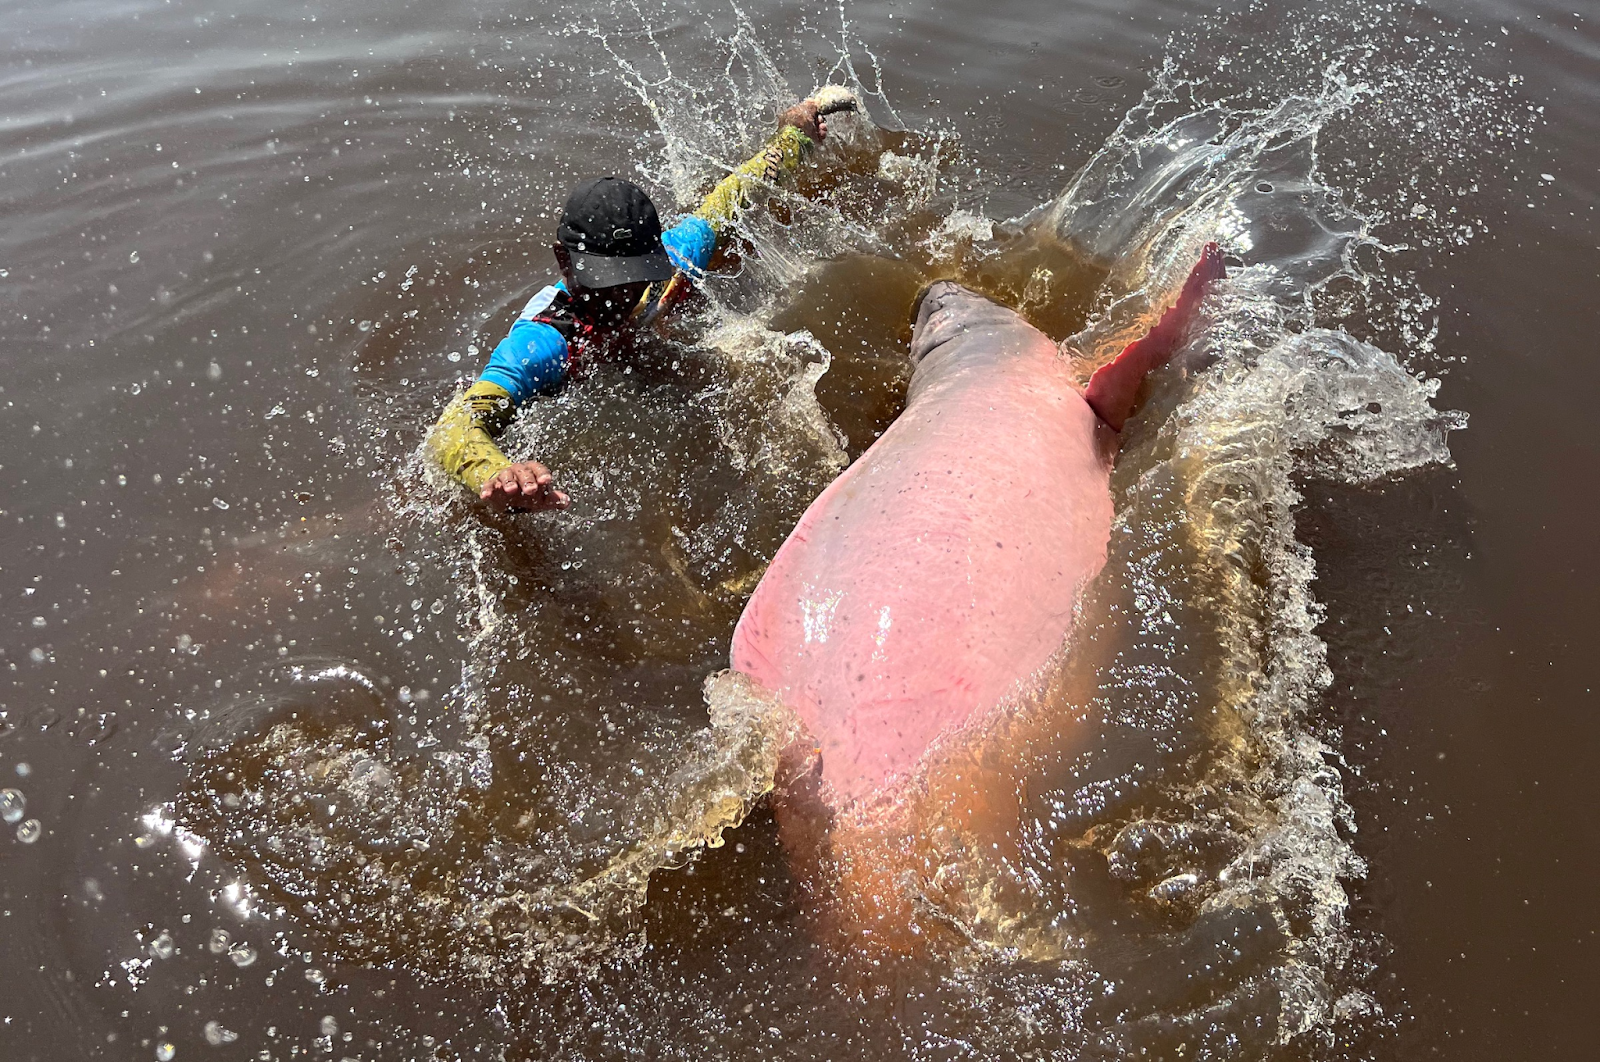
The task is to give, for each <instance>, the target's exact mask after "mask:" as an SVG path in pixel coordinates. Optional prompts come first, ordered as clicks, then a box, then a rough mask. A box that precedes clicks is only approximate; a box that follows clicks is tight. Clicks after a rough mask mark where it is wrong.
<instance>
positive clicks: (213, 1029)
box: [205, 1021, 239, 1047]
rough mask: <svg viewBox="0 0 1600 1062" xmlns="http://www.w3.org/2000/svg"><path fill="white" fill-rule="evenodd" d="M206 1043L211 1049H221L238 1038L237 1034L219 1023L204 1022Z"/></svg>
mask: <svg viewBox="0 0 1600 1062" xmlns="http://www.w3.org/2000/svg"><path fill="white" fill-rule="evenodd" d="M205 1031H206V1043H208V1044H210V1045H211V1046H212V1047H221V1046H222V1045H223V1044H231V1043H233V1042H234V1041H235V1040H237V1039H238V1038H239V1034H238V1033H236V1032H234V1031H233V1030H232V1029H225V1028H223V1026H222V1023H221V1022H220V1021H208V1022H206V1030H205Z"/></svg>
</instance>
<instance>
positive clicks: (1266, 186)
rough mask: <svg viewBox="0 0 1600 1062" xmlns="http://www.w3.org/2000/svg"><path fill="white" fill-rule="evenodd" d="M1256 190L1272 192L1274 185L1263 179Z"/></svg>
mask: <svg viewBox="0 0 1600 1062" xmlns="http://www.w3.org/2000/svg"><path fill="white" fill-rule="evenodd" d="M1256 191H1258V192H1270V191H1272V185H1271V184H1270V183H1269V182H1267V181H1262V182H1261V183H1260V184H1258V185H1256Z"/></svg>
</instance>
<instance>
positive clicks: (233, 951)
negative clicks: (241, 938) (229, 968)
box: [228, 944, 256, 970]
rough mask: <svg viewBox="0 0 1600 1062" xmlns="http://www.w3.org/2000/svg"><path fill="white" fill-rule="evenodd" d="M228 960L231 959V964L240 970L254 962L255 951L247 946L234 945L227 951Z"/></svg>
mask: <svg viewBox="0 0 1600 1062" xmlns="http://www.w3.org/2000/svg"><path fill="white" fill-rule="evenodd" d="M228 958H230V959H232V960H233V964H234V965H235V966H237V967H238V968H239V969H241V970H242V969H244V968H245V967H246V966H249V965H251V964H252V963H254V962H255V961H256V949H255V948H252V947H251V946H250V945H248V944H235V945H234V946H233V947H232V948H230V949H228Z"/></svg>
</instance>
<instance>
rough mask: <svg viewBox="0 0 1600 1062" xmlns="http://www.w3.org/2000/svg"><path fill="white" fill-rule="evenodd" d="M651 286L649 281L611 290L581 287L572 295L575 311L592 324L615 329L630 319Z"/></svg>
mask: <svg viewBox="0 0 1600 1062" xmlns="http://www.w3.org/2000/svg"><path fill="white" fill-rule="evenodd" d="M649 286H650V283H649V281H644V280H641V281H638V282H637V283H633V284H618V285H616V286H615V287H610V288H593V289H592V288H581V287H580V288H578V289H576V290H575V291H574V292H573V293H572V302H573V309H574V310H575V312H576V313H577V314H578V316H579V317H582V318H583V319H584V320H586V321H588V322H590V323H591V324H594V325H598V326H600V327H602V328H605V327H614V326H616V325H620V324H622V323H623V322H624V321H626V320H627V319H628V315H629V314H631V313H632V312H633V308H634V307H635V306H637V305H638V304H639V300H640V299H641V298H643V297H644V293H645V289H646V288H648V287H649Z"/></svg>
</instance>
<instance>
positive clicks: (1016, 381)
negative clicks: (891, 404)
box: [732, 282, 1114, 807]
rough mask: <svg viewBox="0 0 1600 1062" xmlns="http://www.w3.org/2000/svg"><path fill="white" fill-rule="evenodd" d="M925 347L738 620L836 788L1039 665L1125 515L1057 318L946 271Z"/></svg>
mask: <svg viewBox="0 0 1600 1062" xmlns="http://www.w3.org/2000/svg"><path fill="white" fill-rule="evenodd" d="M912 357H913V358H914V359H916V361H917V369H916V372H915V375H914V376H913V378H912V381H911V389H910V393H909V395H908V397H907V403H906V409H905V412H904V413H902V414H901V415H900V417H899V418H898V419H897V420H896V421H895V422H894V423H893V424H892V425H891V426H890V427H889V429H888V431H886V432H884V434H883V436H882V437H881V438H880V439H878V441H877V442H876V443H874V444H873V446H872V447H871V448H870V449H869V450H868V451H867V452H866V453H865V454H864V455H862V457H861V458H860V460H858V461H857V462H856V463H855V464H854V465H852V466H851V467H850V468H849V469H848V470H847V471H846V472H845V473H844V474H843V475H842V476H840V477H839V478H838V479H837V480H835V481H834V482H833V484H832V485H830V486H829V487H828V489H827V490H825V491H823V493H822V494H821V495H820V496H819V497H818V498H817V500H816V501H814V502H813V503H812V504H811V507H810V508H809V509H807V510H806V513H805V515H804V516H803V517H802V518H801V520H800V523H799V524H798V526H796V528H795V530H794V532H793V534H791V535H790V536H789V539H788V541H786V542H785V543H784V544H783V547H782V548H781V549H779V551H778V553H777V556H775V557H774V558H773V561H772V564H771V566H770V567H769V568H768V570H767V573H766V575H765V577H764V578H763V579H762V581H761V584H760V586H758V587H757V588H756V592H755V594H754V596H752V598H751V599H750V602H749V604H748V605H747V606H746V608H745V611H744V615H743V616H742V617H741V618H740V620H739V625H738V628H737V629H736V630H735V632H734V636H733V648H732V663H733V666H734V667H735V668H737V669H738V670H740V671H742V672H744V673H745V674H747V675H749V676H751V677H752V678H754V679H756V680H757V681H759V682H760V683H761V684H762V685H764V686H766V687H767V688H768V689H770V690H772V691H773V692H775V693H777V694H778V695H779V696H780V697H781V698H782V699H783V700H784V701H785V702H786V703H787V704H788V705H789V706H790V707H791V708H793V709H794V710H795V711H796V712H797V713H798V714H799V716H800V718H801V719H802V720H803V721H804V722H805V724H806V726H807V727H808V728H809V729H810V731H811V734H812V736H813V737H814V738H815V739H816V742H817V745H818V746H819V747H820V748H821V764H822V766H821V770H822V779H823V782H824V783H825V787H824V789H825V793H826V795H827V796H829V797H830V798H831V802H832V803H834V804H835V805H836V806H839V807H846V806H849V805H850V804H852V803H855V802H858V801H863V800H868V799H870V798H871V797H872V796H874V795H875V794H877V793H881V792H884V791H886V790H888V789H889V788H890V787H892V786H893V785H894V784H896V783H897V782H898V781H902V780H904V779H905V778H906V777H908V776H909V775H910V774H911V773H912V772H913V771H914V770H915V769H916V768H917V766H918V764H919V762H920V761H921V760H922V758H923V756H924V754H925V753H926V752H927V751H928V749H929V747H930V745H932V744H933V743H934V742H935V740H936V739H938V738H939V737H940V736H941V735H943V734H946V733H950V732H952V731H955V730H958V729H960V728H961V727H963V726H965V725H967V724H968V723H969V722H972V721H975V720H977V719H979V718H982V717H983V716H984V715H985V714H986V713H987V712H988V710H989V709H991V708H993V707H994V706H996V705H997V704H998V703H1000V702H1001V701H1002V700H1003V699H1005V698H1006V697H1007V695H1008V694H1010V693H1013V692H1014V691H1017V690H1018V689H1019V687H1021V686H1022V685H1023V684H1024V683H1027V682H1028V681H1029V680H1030V679H1034V678H1036V676H1037V674H1038V672H1039V671H1040V669H1041V668H1042V667H1043V665H1044V664H1045V663H1046V662H1047V660H1049V658H1050V657H1051V655H1052V654H1054V653H1055V652H1056V651H1057V650H1058V649H1060V648H1061V646H1062V643H1063V641H1064V640H1065V638H1066V636H1067V633H1068V631H1069V628H1070V627H1071V624H1072V619H1073V610H1074V607H1075V605H1076V603H1077V599H1078V594H1079V592H1080V591H1081V589H1082V588H1083V587H1084V585H1085V584H1086V583H1087V582H1088V581H1089V579H1091V578H1092V577H1093V576H1094V575H1095V574H1096V573H1097V572H1098V571H1099V570H1100V569H1101V567H1102V566H1103V565H1104V564H1105V559H1106V542H1107V539H1108V537H1109V536H1110V530H1111V518H1112V506H1111V495H1110V487H1109V476H1110V464H1109V460H1110V455H1111V452H1112V448H1113V446H1114V442H1113V441H1112V440H1113V439H1114V436H1113V434H1112V433H1111V431H1110V429H1109V428H1107V427H1106V426H1105V425H1104V424H1103V423H1101V421H1100V419H1099V418H1098V417H1097V416H1096V414H1095V412H1094V411H1093V410H1092V409H1090V407H1089V405H1088V404H1087V403H1086V402H1085V400H1084V398H1083V396H1082V394H1081V393H1080V392H1079V391H1078V389H1077V388H1076V387H1075V386H1074V385H1073V383H1072V381H1071V380H1070V378H1069V376H1068V371H1067V370H1068V366H1067V365H1066V364H1065V362H1064V360H1063V359H1062V358H1061V356H1060V355H1059V354H1058V352H1057V349H1056V346H1055V344H1054V343H1052V342H1051V341H1050V340H1049V339H1048V338H1047V337H1046V336H1045V335H1044V334H1043V333H1041V332H1039V331H1038V330H1037V329H1035V328H1033V327H1032V326H1031V325H1029V324H1027V323H1026V322H1025V321H1023V320H1022V319H1021V318H1020V317H1018V316H1017V315H1016V314H1015V313H1013V312H1011V311H1010V310H1007V309H1004V308H1002V307H1000V306H997V305H995V304H994V303H992V302H990V301H989V300H987V299H985V298H983V297H982V296H980V295H976V294H973V293H972V292H970V291H967V290H965V289H964V288H961V287H959V286H957V285H955V284H951V283H948V282H946V283H940V284H936V285H935V286H934V287H933V288H932V289H931V290H930V291H929V292H928V294H927V296H926V297H925V298H924V299H923V301H922V305H921V310H920V312H919V314H918V320H917V326H916V331H915V333H914V335H913V338H912Z"/></svg>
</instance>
